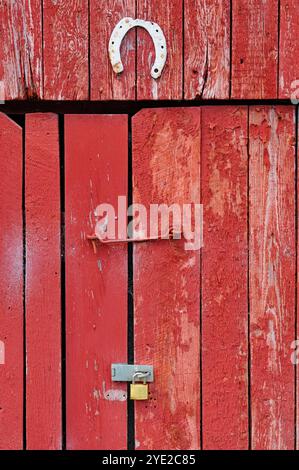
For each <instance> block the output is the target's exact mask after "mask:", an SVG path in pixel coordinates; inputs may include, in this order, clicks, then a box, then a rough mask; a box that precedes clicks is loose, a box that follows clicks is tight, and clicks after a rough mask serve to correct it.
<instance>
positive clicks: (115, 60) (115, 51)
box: [108, 17, 167, 79]
mask: <svg viewBox="0 0 299 470" xmlns="http://www.w3.org/2000/svg"><path fill="white" fill-rule="evenodd" d="M136 26H139V27H141V28H144V29H146V31H147V32H148V33H149V34H150V36H151V38H152V40H153V43H154V46H155V55H156V57H155V62H154V65H153V66H152V69H151V76H152V78H154V79H157V78H159V77H160V75H161V73H162V70H163V68H164V65H165V62H166V58H167V46H166V39H165V36H164V34H163V31H162V29H161V28H160V26H159V25H158V24H157V23H153V22H152V21H145V20H139V19H136V20H134V19H133V18H129V17H126V18H123V19H122V20H120V21H119V22H118V23H117V25H116V26H115V28H114V30H113V31H112V34H111V36H110V40H109V46H108V47H109V57H110V62H111V65H112V68H113V70H114V72H115V73H121V72H122V71H123V70H124V66H123V64H122V61H121V57H120V46H121V42H122V40H123V38H124V37H125V35H126V34H127V32H128V31H129V30H130V29H132V28H135V27H136Z"/></svg>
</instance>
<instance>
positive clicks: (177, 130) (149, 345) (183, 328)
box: [132, 108, 200, 450]
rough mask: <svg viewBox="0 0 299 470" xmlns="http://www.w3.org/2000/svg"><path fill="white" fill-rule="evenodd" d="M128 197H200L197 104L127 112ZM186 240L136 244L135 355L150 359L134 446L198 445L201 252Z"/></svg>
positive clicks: (146, 201) (182, 200)
mask: <svg viewBox="0 0 299 470" xmlns="http://www.w3.org/2000/svg"><path fill="white" fill-rule="evenodd" d="M132 130H133V200H134V202H135V203H141V204H143V205H144V206H145V207H146V208H147V209H149V207H150V204H152V203H156V204H162V203H164V204H168V205H171V204H173V203H176V204H180V205H182V204H190V203H192V202H193V203H198V204H199V203H200V109H199V108H197V109H195V108H188V109H187V108H181V109H180V110H178V109H175V108H172V109H167V108H166V109H152V110H150V109H148V110H142V111H140V112H139V113H138V114H137V115H135V116H134V118H133V128H132ZM184 243H185V240H170V241H169V240H161V241H154V242H148V243H136V244H135V246H134V312H135V362H136V363H140V364H153V365H154V370H155V382H154V383H153V384H151V385H150V393H151V395H150V400H149V401H147V402H139V403H138V402H136V408H135V419H136V421H135V432H136V448H138V449H155V450H157V449H198V448H199V446H200V417H199V416H200V352H199V348H200V252H199V251H186V250H185V248H184Z"/></svg>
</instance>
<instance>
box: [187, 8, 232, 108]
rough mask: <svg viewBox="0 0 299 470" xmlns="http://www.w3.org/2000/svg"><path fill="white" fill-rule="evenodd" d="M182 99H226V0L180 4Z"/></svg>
mask: <svg viewBox="0 0 299 470" xmlns="http://www.w3.org/2000/svg"><path fill="white" fill-rule="evenodd" d="M184 6H185V10H184V36H185V40H184V56H185V57H184V77H185V79H184V87H185V90H184V97H185V98H186V99H195V98H197V99H198V98H204V99H214V98H215V99H228V98H229V79H230V1H229V0H216V1H215V0H197V1H194V0H185V2H184Z"/></svg>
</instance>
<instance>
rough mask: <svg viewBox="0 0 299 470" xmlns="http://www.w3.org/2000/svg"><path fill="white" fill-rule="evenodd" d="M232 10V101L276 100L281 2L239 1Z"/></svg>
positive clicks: (276, 0) (261, 0)
mask: <svg viewBox="0 0 299 470" xmlns="http://www.w3.org/2000/svg"><path fill="white" fill-rule="evenodd" d="M232 8H233V9H232V98H236V99H266V98H272V99H273V98H276V97H277V60H278V0H267V1H264V0H238V1H234V2H232Z"/></svg>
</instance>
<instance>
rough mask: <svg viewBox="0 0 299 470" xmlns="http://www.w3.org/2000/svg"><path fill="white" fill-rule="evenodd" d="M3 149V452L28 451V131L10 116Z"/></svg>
mask: <svg viewBox="0 0 299 470" xmlns="http://www.w3.org/2000/svg"><path fill="white" fill-rule="evenodd" d="M0 147H1V152H0V174H1V185H0V224H1V232H2V233H1V237H0V254H1V258H0V259H1V262H0V279H1V282H0V341H1V342H2V347H4V349H5V351H4V352H5V354H4V358H3V357H2V359H4V364H2V363H1V364H0V383H1V387H0V449H2V450H13V449H22V447H23V365H24V361H23V221H22V129H21V128H20V127H19V126H18V125H17V124H15V123H14V122H13V121H11V120H10V119H9V118H8V117H7V116H5V115H4V114H0ZM2 362H3V360H2Z"/></svg>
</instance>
